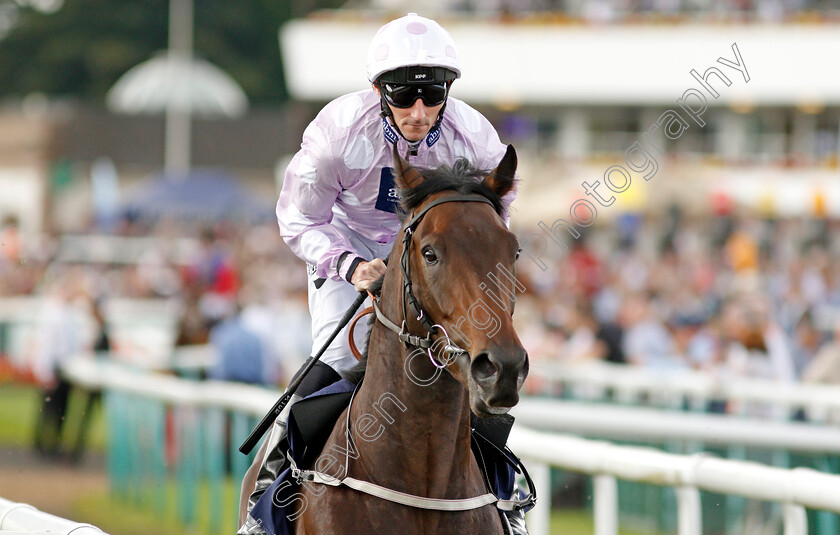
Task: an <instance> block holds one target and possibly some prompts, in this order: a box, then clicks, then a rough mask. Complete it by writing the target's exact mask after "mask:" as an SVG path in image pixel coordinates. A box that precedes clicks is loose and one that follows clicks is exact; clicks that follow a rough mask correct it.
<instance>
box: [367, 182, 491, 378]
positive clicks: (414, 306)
mask: <svg viewBox="0 0 840 535" xmlns="http://www.w3.org/2000/svg"><path fill="white" fill-rule="evenodd" d="M447 202H483V203H487V204H489V205H490V206H493V209H494V211H495V206H494V205H493V203H492V202H491V201H490V199H488V198H486V197H483V196H481V195H475V194H472V195H463V194H456V195H448V196H446V197H440V198H438V199H435V200H434V201H432V202H430V203H429V204H427V205H426V206H424V207H423V209H422V210H420V211H419V212H417V213H416V214H414V215H412V216H411V217H410V218H409V219H408V220H407V221H406V222H405V223H404V224H403V227H402V232H403V238H402V243H403V250H402V255H401V256H400V269H401V270H402V279H403V280H402V283H403V295H402V297H403V298H402V307H403V321H402V327H398V326H397V324H396V323H394V322H393V321H391V320H389V319H388V318H387V317H386V316H385V315H384V314H383V313H382V311H381V310H380V309H379V306H378V305H377V303H376V301H374V302H373V308H374V311H375V312H376V318H377V319H378V320H379V322H380V323H382V324H383V325H384V326H385V327H387V328H388V329H389V330H391V331H393V332H394V333H396V334H397V336H398V337H399V339H400V341H401V342H402V343H404V344H405V345H406V346H413V347H419V348H422V349H425V350H426V351H427V352H428V353H429V358H430V359H431V361H432V364H434V365H435V366H436V367H438V368H442V367H444V366H446V365H447V364H448V363H449V362H445V363H444V364H442V365H441V364H438V363H437V361H436V360H435V358H434V357H433V356H432V344H433V343H434V340H433V339H432V335H433V334H434V333H435V331H437V330H438V329H440V330H441V331H442V332H443V335H444V336H445V337H446V345H445V346H444V348H443V351H444V352H445V353H452V354H456V355H458V354H461V353H467V351H466V350H465V349H462V348H460V347H458V346H457V345H455V344H453V343H452V340H450V338H449V335H448V334H447V332H446V330H445V329H444V328H443V326H442V325H440V324H436V323H434V322H433V321H432V320H431V318H430V317H429V315H428V314H427V313H426V312H425V311H424V310H423V308H422V307H421V306H420V302H419V301H417V298H416V297H415V296H414V292H413V290H412V286H411V255H410V253H411V238H412V237H413V236H414V231H415V230H416V229H417V226H418V225H419V224H420V221H421V220H422V219H423V216H425V215H426V213H427V212H428V211H429V210H431V209H432V208H434V207H435V206H438V205H440V204H443V203H447ZM409 308H411V311H412V312H413V314H414V316H415V317H416V318H417V321H419V322H420V324H421V325H423V327H424V328H425V329H426V336H425V337H422V336H417V335H412V334H409V333H408V328H407V325H406V318H408V317H409V316H408V309H409ZM446 360H448V359H446Z"/></svg>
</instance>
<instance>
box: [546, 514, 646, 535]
mask: <svg viewBox="0 0 840 535" xmlns="http://www.w3.org/2000/svg"><path fill="white" fill-rule="evenodd" d="M550 526H551V535H592V534H593V533H595V527H594V525H593V523H592V512H591V511H587V510H585V509H559V510H558V509H555V510H554V511H552V512H551V524H550ZM618 535H663V534H661V533H658V532H640V531H630V530H626V529H621V528H619V530H618Z"/></svg>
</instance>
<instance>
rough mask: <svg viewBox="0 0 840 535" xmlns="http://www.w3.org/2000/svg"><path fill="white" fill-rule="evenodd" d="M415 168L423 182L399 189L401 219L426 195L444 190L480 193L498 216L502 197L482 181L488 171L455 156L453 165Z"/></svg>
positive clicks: (501, 209) (502, 208) (500, 212)
mask: <svg viewBox="0 0 840 535" xmlns="http://www.w3.org/2000/svg"><path fill="white" fill-rule="evenodd" d="M416 170H417V172H419V173H420V175H421V176H422V177H423V181H421V182H420V184H419V185H417V186H415V187H413V188H403V189H401V190H400V197H401V200H400V206H401V208H402V214H400V217H401V219H402V220H403V221H405V217H406V215H407V214H408V213H409V212H410V211H411V210H412V209H414V208H416V207H418V206H420V204H422V203H423V201H425V200H426V199H427V198H428V197H429V196H430V195H433V194H435V193H438V192H440V191H447V190H451V191H456V192H458V193H461V194H464V195H468V194H473V193H474V194H478V195H481V196H483V197H486V198H487V200H489V201H490V202H491V203H493V208H494V209H495V210H496V213H497V214H499V215H502V214H503V212H504V206H503V204H502V199H501V198H500V197H499V196H498V195H497V194H496V193H495V192H494V191H493V190H492V189H490V188H489V187H488V186H487V185H486V184H484V182H482V180H483V179H484V177H486V176H487V175H488V174H489V173H490V171H489V170H486V169H479V168H478V167H476V166H474V165H473V164H471V163H470V162H469V161H467V160H466V159H464V158H458V159H457V160H456V161H455V165H453V166H451V167H450V166H448V165H442V166H440V167H438V168H436V169H422V168H417V169H416Z"/></svg>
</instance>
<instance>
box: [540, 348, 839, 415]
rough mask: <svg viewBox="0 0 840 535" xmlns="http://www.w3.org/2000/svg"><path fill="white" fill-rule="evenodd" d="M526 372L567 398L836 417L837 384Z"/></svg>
mask: <svg viewBox="0 0 840 535" xmlns="http://www.w3.org/2000/svg"><path fill="white" fill-rule="evenodd" d="M530 375H531V376H533V377H539V378H542V379H544V380H546V381H547V382H548V383H549V384H551V385H553V386H558V385H559V386H562V387H563V388H564V390H567V391H568V392H567V393H568V394H569V396H570V397H573V398H578V399H581V398H582V399H600V398H604V397H606V396H607V395H608V394H610V395H611V397H612V399H613V400H615V401H620V402H628V403H631V402H638V401H640V400H642V399H644V400H646V401H647V402H648V403H651V404H654V405H660V406H667V407H671V408H678V407H682V406H687V407H688V408H692V409H705V408H706V404H707V403H708V402H710V401H714V400H726V401H729V402H733V403H737V404H740V405H745V406H746V405H771V406H773V407H776V408H778V409H780V410H781V411H782V412H783V413H785V414H789V413H790V412H791V411H793V410H796V409H803V410H805V411H807V413H808V418H809V419H810V420H815V421H832V422H837V421H840V387H838V386H833V385H821V384H807V385H803V384H801V383H780V382H774V381H767V380H760V379H743V378H736V377H727V376H722V375H714V374H712V373H708V372H702V371H693V370H687V369H679V370H657V369H652V368H647V367H640V366H628V365H623V364H611V363H606V362H600V361H597V362H587V363H581V364H567V363H557V364H547V363H542V364H534V365H532V366H531V370H530Z"/></svg>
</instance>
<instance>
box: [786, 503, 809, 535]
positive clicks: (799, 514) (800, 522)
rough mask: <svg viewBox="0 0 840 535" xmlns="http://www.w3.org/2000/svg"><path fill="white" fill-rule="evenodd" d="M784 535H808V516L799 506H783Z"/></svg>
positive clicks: (789, 504)
mask: <svg viewBox="0 0 840 535" xmlns="http://www.w3.org/2000/svg"><path fill="white" fill-rule="evenodd" d="M783 508H784V518H785V535H808V515H807V514H806V513H805V508H804V507H802V506H801V505H795V504H792V503H786V504H783Z"/></svg>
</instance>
